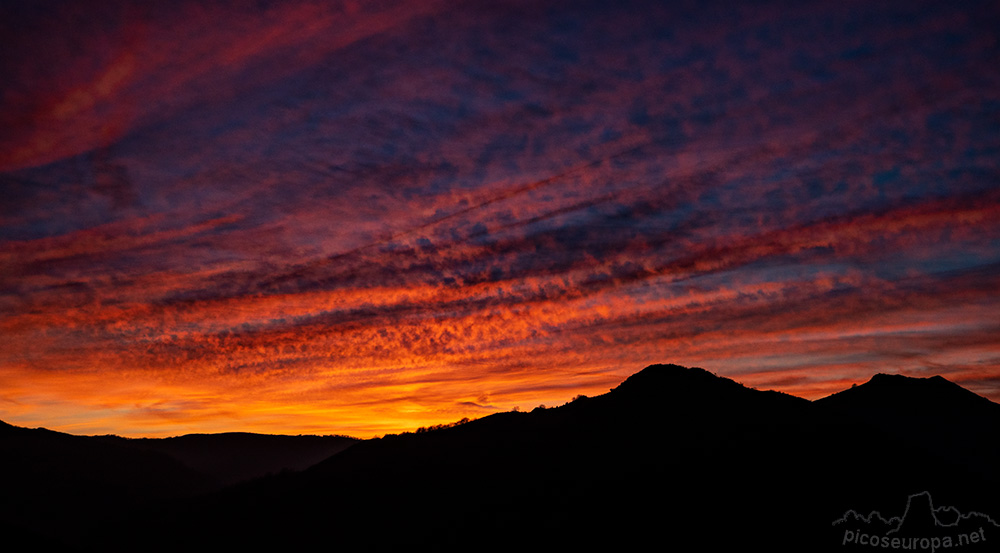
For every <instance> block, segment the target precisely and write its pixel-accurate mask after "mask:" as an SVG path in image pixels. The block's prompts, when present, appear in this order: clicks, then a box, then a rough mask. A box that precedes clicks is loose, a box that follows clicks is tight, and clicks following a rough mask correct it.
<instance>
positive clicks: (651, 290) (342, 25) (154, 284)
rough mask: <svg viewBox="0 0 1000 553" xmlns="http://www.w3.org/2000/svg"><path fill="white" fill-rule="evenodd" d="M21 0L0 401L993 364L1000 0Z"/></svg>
mask: <svg viewBox="0 0 1000 553" xmlns="http://www.w3.org/2000/svg"><path fill="white" fill-rule="evenodd" d="M731 4H732V3H725V2H719V3H709V4H708V5H706V3H704V2H679V3H661V2H646V1H635V2H625V3H617V2H616V3H613V5H612V4H609V3H606V2H593V3H591V2H551V1H549V2H515V1H497V2H445V3H437V2H403V1H399V2H381V3H378V4H377V5H376V4H372V3H366V2H341V3H329V2H310V1H305V0H303V1H293V2H277V3H268V2H263V3H258V4H256V5H254V6H253V7H252V8H248V7H247V6H246V5H244V4H242V3H229V2H210V3H200V2H181V3H171V4H170V6H169V7H166V6H165V5H158V4H156V3H148V2H128V1H124V0H122V1H108V2H100V3H97V4H86V5H83V4H78V3H71V2H57V1H52V2H41V3H30V4H14V5H7V6H5V7H4V8H0V10H3V11H2V13H0V36H2V37H4V38H3V39H0V40H2V41H3V44H2V46H3V48H2V50H3V52H4V54H3V56H2V64H0V71H2V72H0V81H2V82H4V83H7V84H5V85H4V87H3V88H2V89H0V189H2V192H3V197H4V202H2V204H0V266H2V267H3V269H2V272H0V351H2V353H0V379H2V381H3V384H4V386H3V392H0V415H2V416H0V418H3V419H4V420H9V421H13V422H20V423H24V424H32V425H45V426H50V427H57V428H63V429H69V430H78V431H87V432H105V431H108V432H118V433H123V434H130V435H151V434H170V433H180V432H183V431H191V430H198V431H211V430H237V429H250V430H259V431H274V432H306V431H322V432H344V433H356V434H360V435H370V434H378V433H382V432H387V431H398V430H402V429H409V428H413V427H416V426H420V425H426V424H436V423H440V422H448V421H450V420H457V419H458V418H461V417H463V416H480V415H482V414H484V413H487V412H490V410H494V409H506V408H511V407H513V406H515V405H520V406H522V407H530V406H533V405H536V404H539V403H546V404H557V403H561V402H563V401H566V400H568V399H569V398H571V397H572V396H573V395H576V394H578V393H599V392H601V391H603V390H606V389H607V387H609V386H611V385H614V384H615V383H616V382H618V381H619V380H620V379H621V378H623V377H624V376H625V375H627V374H629V373H630V372H633V371H635V370H637V369H638V368H641V367H642V366H644V365H645V364H648V363H652V362H664V361H666V362H678V363H683V364H690V365H699V366H704V367H706V368H709V369H712V370H715V371H717V372H719V373H721V374H727V375H730V376H733V377H735V378H737V379H739V380H741V381H743V382H746V383H748V384H752V385H757V386H764V387H777V388H779V389H782V390H785V391H788V392H791V393H796V394H801V395H804V396H806V397H819V396H822V395H824V394H826V393H830V392H832V391H835V390H837V389H840V388H842V387H844V386H845V385H849V383H852V382H857V381H859V380H863V379H866V378H867V377H868V376H869V375H870V374H871V373H873V372H877V371H881V372H904V373H907V374H913V375H918V376H919V375H924V374H930V373H935V374H944V375H945V376H947V377H948V378H951V379H953V380H955V381H957V382H959V383H962V384H964V385H967V386H969V387H970V388H972V389H973V390H975V391H977V392H979V393H982V394H984V395H987V396H989V397H991V398H993V399H994V400H1000V388H998V387H997V384H996V383H997V374H998V372H1000V349H998V342H997V340H996V337H997V336H998V331H1000V327H998V324H997V321H998V319H997V318H996V315H995V313H997V312H998V308H1000V305H998V303H1000V297H998V296H997V294H996V290H998V289H1000V269H998V267H1000V223H998V221H1000V186H998V183H1000V165H998V163H997V161H998V159H1000V132H998V131H997V129H1000V92H998V91H1000V70H998V69H997V68H998V67H1000V43H998V33H997V31H996V30H997V29H1000V10H998V9H997V7H996V5H995V3H991V2H975V1H973V2H965V3H961V4H955V3H946V2H888V3H876V4H873V3H866V2H858V3H850V2H848V3H844V2H789V3H777V2H775V3H766V4H765V5H749V4H748V5H741V6H734V5H731Z"/></svg>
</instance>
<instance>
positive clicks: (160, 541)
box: [5, 365, 1000, 551]
mask: <svg viewBox="0 0 1000 553" xmlns="http://www.w3.org/2000/svg"><path fill="white" fill-rule="evenodd" d="M925 380H926V381H925ZM998 408H1000V406H998V405H996V404H994V403H992V402H989V401H988V400H985V399H983V398H980V397H979V396H976V395H975V394H972V393H971V392H968V391H967V390H964V389H962V388H960V387H958V386H956V385H954V384H952V383H950V382H948V381H946V380H944V379H911V378H906V377H898V376H883V375H879V376H876V377H874V378H873V379H872V381H871V382H869V383H866V384H862V385H860V386H857V387H855V388H852V389H851V390H845V391H844V392H842V393H840V394H835V395H834V396H830V397H829V398H824V399H823V400H818V401H815V402H810V401H807V400H804V399H801V398H796V397H793V396H789V395H786V394H781V393H777V392H770V391H758V390H754V389H749V388H746V387H744V386H742V385H740V384H739V383H736V382H734V381H732V380H730V379H727V378H722V377H719V376H716V375H713V374H712V373H709V372H708V371H704V370H702V369H688V368H684V367H679V366H676V365H654V366H650V367H647V368H646V369H644V370H642V371H640V372H639V373H637V374H635V375H633V376H631V377H629V378H628V379H626V380H625V381H624V382H622V383H621V384H620V385H619V386H618V387H616V388H614V389H613V390H611V391H610V392H609V393H607V394H603V395H600V396H596V397H592V398H578V399H576V400H574V401H572V402H570V403H567V404H566V405H563V406H561V407H555V408H549V409H535V410H533V411H531V412H528V413H524V412H509V413H499V414H495V415H491V416H488V417H485V418H482V419H479V420H475V421H471V422H468V423H465V424H460V425H455V426H451V427H446V428H441V429H437V430H432V431H428V432H421V433H408V434H402V435H392V436H386V437H384V438H381V439H372V440H364V441H359V442H357V443H356V444H354V445H352V446H351V447H349V448H346V449H344V450H342V451H340V452H339V453H336V454H334V455H331V456H330V457H328V458H327V459H325V460H323V461H321V462H319V463H317V464H315V465H313V466H311V467H309V468H307V469H305V470H301V471H286V472H281V473H275V474H271V475H269V476H265V477H262V478H257V479H254V480H250V481H245V482H243V483H240V484H237V485H235V486H230V487H227V488H223V489H215V491H209V492H206V493H197V494H196V495H189V496H181V497H178V496H177V495H174V496H173V499H164V500H163V501H152V502H147V503H145V504H144V505H143V506H141V507H139V508H136V509H133V510H131V511H130V512H129V513H127V514H125V515H123V516H124V518H123V519H122V523H121V524H117V525H112V526H108V527H106V528H104V530H103V533H101V532H97V535H95V534H94V533H90V534H86V533H61V534H58V535H59V536H60V539H62V540H64V541H65V542H66V543H67V545H81V546H90V545H98V544H99V546H98V547H97V548H100V549H102V550H117V549H129V550H131V549H133V548H134V546H135V544H136V543H141V544H143V549H146V550H150V549H161V550H177V549H181V548H187V547H190V546H191V544H192V543H196V544H197V546H198V547H197V548H199V549H207V548H225V549H234V548H251V549H261V548H269V547H273V548H282V549H289V548H291V549H295V548H306V547H316V546H317V545H323V546H329V547H331V548H336V549H344V550H352V551H353V550H385V551H388V550H400V549H404V548H407V549H419V548H431V549H436V550H459V549H461V550H466V549H470V548H472V549H476V550H488V551H499V550H510V549H524V548H530V549H539V548H552V549H558V550H565V549H569V548H584V547H586V548H587V549H593V548H599V549H600V548H615V549H625V550H630V549H637V548H640V547H649V546H650V543H652V544H655V545H656V546H657V547H658V548H661V549H662V548H666V549H671V548H674V547H678V548H681V549H682V550H743V549H747V548H758V547H761V548H763V549H765V550H768V551H842V550H844V548H845V547H848V548H850V547H853V545H851V544H847V545H844V543H843V541H844V538H845V535H847V534H845V532H846V531H847V530H850V531H855V530H859V528H860V527H852V528H851V529H847V528H846V527H845V526H843V525H835V524H834V521H836V520H840V519H844V517H845V513H848V512H857V513H868V512H871V511H873V510H882V511H883V512H886V513H890V512H893V510H899V508H900V506H901V505H906V504H907V498H909V497H911V496H913V495H914V494H919V493H920V492H927V495H928V497H929V496H930V495H933V498H934V500H935V503H937V504H940V505H948V506H953V507H955V508H957V510H956V511H955V512H958V511H961V512H978V513H994V514H995V515H1000V477H998V475H997V474H996V472H995V471H993V472H990V471H986V470H982V469H983V467H987V466H1000V464H998V462H1000V456H998V454H997V452H996V448H995V447H993V446H991V445H990V444H992V442H994V441H995V439H994V438H993V437H995V436H996V434H995V433H994V434H985V432H990V431H991V430H992V429H994V428H996V426H995V425H997V424H998V421H1000V414H998V413H1000V409H998ZM928 431H931V432H930V433H927V432H928ZM949 431H950V432H951V433H952V434H953V435H955V436H959V437H960V438H959V441H961V440H966V441H967V442H968V443H963V444H956V443H955V441H954V440H952V441H951V442H947V441H946V442H942V441H941V440H946V434H948V432H949ZM206 439H207V438H206ZM223 441H224V440H223ZM98 443H100V444H101V445H102V446H109V445H116V444H114V443H104V442H100V441H98ZM192 443H193V442H192ZM216 443H223V442H216ZM261 443H263V442H261ZM275 443H277V442H275ZM942 443H945V444H946V445H947V447H944V448H942V447H941V444H942ZM165 444H166V443H165V442H164V443H163V444H161V445H165ZM170 445H171V447H173V445H174V444H170ZM185 447H187V445H185ZM116 451H118V452H121V451H122V450H121V449H117V450H116ZM131 451H132V453H128V454H137V453H143V454H149V455H152V454H157V455H161V454H162V455H163V457H160V456H156V457H155V458H156V459H160V460H163V459H164V458H166V459H167V460H172V459H175V457H171V456H169V455H166V453H168V452H165V450H163V451H149V450H142V449H141V448H139V449H136V448H132V449H131ZM224 453H225V448H223V450H221V451H220V452H219V454H220V455H222V457H226V455H223V454H224ZM122 454H123V455H125V454H126V453H122ZM213 455H214V454H213ZM968 455H976V456H978V457H976V458H975V459H972V458H969V457H967V456H968ZM235 457H238V455H236V456H235ZM230 458H232V457H230ZM990 463H992V465H990ZM224 464H225V463H223V462H221V461H220V465H219V466H222V465H224ZM181 466H182V467H183V466H184V465H181ZM80 472H81V471H76V472H74V473H73V474H80ZM83 472H86V470H84V471H83ZM164 474H165V475H167V474H170V473H169V472H165V473H164ZM51 493H56V492H51ZM5 512H7V511H5ZM845 520H846V519H845ZM850 520H851V524H854V521H853V519H850ZM920 520H921V519H919V518H912V519H910V525H911V526H919V522H920ZM923 520H930V519H927V518H926V517H924V519H923ZM983 520H986V519H983ZM54 522H55V523H58V521H54ZM857 524H860V523H857ZM917 530H919V528H918V529H917ZM942 531H946V530H942ZM984 532H986V534H984V535H986V536H987V537H992V538H993V539H994V540H995V542H1000V527H997V528H994V529H985V530H984ZM995 542H991V543H995ZM977 547H978V549H977ZM980 550H989V549H983V546H982V545H980V544H970V545H968V546H967V547H964V548H963V551H980Z"/></svg>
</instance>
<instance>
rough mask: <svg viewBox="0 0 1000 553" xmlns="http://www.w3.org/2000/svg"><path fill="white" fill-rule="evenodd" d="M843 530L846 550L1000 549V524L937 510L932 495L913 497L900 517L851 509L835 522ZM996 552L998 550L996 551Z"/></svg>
mask: <svg viewBox="0 0 1000 553" xmlns="http://www.w3.org/2000/svg"><path fill="white" fill-rule="evenodd" d="M833 526H834V527H839V528H843V529H844V532H843V535H842V537H841V545H842V546H843V547H844V548H847V549H852V548H863V549H868V550H871V549H891V550H903V551H930V552H931V553H934V552H935V551H941V550H948V549H954V548H958V547H961V548H962V550H966V551H972V550H975V551H979V550H986V548H987V547H990V548H993V547H997V546H1000V532H998V531H997V530H998V529H1000V523H998V522H997V521H996V519H994V518H993V517H991V516H990V515H988V514H986V513H981V512H978V511H969V512H967V513H963V512H961V511H960V510H959V509H957V508H956V507H954V506H946V507H935V506H934V500H933V498H932V497H931V493H930V492H929V491H922V492H920V493H915V494H911V495H910V496H909V497H907V500H906V508H905V509H904V510H903V514H902V515H900V516H891V517H888V518H887V517H885V516H883V515H882V513H881V512H880V511H871V512H870V513H869V514H868V515H864V514H861V513H859V512H857V511H856V510H854V509H848V510H847V511H846V512H844V516H842V517H840V518H838V519H836V520H834V521H833ZM994 550H995V549H994Z"/></svg>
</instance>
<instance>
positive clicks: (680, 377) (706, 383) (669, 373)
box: [614, 364, 743, 395]
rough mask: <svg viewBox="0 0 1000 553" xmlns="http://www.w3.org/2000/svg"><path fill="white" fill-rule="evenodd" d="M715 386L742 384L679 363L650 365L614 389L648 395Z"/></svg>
mask: <svg viewBox="0 0 1000 553" xmlns="http://www.w3.org/2000/svg"><path fill="white" fill-rule="evenodd" d="M717 386H728V387H738V388H743V386H742V385H740V384H738V383H736V382H734V381H732V380H730V379H728V378H723V377H720V376H716V375H714V374H712V373H710V372H708V371H706V370H705V369H702V368H698V367H694V368H688V367H682V366H680V365H673V364H668V365H660V364H657V365H650V366H648V367H646V368H645V369H642V370H641V371H639V372H637V373H635V374H633V375H632V376H630V377H628V378H626V379H625V380H624V381H623V382H622V383H621V384H619V385H618V387H616V388H615V389H614V391H615V392H617V393H619V394H620V393H623V392H624V393H629V394H641V395H648V394H650V393H653V394H658V395H659V394H663V393H669V392H670V391H671V390H678V389H683V390H684V391H693V390H694V389H711V388H714V387H717Z"/></svg>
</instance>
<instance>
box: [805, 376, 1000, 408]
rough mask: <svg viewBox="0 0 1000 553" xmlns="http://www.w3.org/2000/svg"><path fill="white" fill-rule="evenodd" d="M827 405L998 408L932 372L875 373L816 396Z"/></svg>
mask: <svg viewBox="0 0 1000 553" xmlns="http://www.w3.org/2000/svg"><path fill="white" fill-rule="evenodd" d="M817 402H818V403H820V404H822V405H828V406H831V407H860V408H866V409H871V408H875V409H880V410H886V409H887V410H893V411H900V410H902V411H914V410H916V411H921V412H926V411H927V410H928V409H931V410H934V411H938V412H940V411H947V410H954V409H959V410H968V409H973V410H980V409H983V410H992V411H996V410H1000V405H997V404H995V403H993V402H992V401H990V400H988V399H986V398H984V397H982V396H979V395H977V394H976V393H974V392H971V391H969V390H966V389H965V388H963V387H961V386H959V385H958V384H955V383H954V382H951V381H950V380H948V379H946V378H944V377H942V376H940V375H935V376H931V377H927V378H921V377H914V376H905V375H902V374H886V373H878V374H876V375H874V376H872V377H871V379H869V380H868V382H865V383H864V384H860V385H857V386H854V387H851V388H849V389H847V390H843V391H840V392H837V393H835V394H833V395H830V396H827V397H825V398H822V399H819V400H817Z"/></svg>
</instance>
